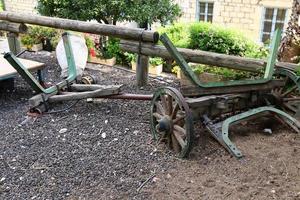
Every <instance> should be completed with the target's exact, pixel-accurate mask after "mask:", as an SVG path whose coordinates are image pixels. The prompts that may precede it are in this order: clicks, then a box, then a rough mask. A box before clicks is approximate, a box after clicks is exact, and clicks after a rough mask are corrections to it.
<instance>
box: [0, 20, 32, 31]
mask: <svg viewBox="0 0 300 200" xmlns="http://www.w3.org/2000/svg"><path fill="white" fill-rule="evenodd" d="M0 30H2V31H8V32H11V33H27V31H28V27H27V26H26V25H25V24H19V23H12V22H6V21H0Z"/></svg>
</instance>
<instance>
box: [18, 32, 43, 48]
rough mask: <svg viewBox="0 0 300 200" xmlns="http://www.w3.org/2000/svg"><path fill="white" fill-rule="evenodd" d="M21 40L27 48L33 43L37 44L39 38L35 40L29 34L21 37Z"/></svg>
mask: <svg viewBox="0 0 300 200" xmlns="http://www.w3.org/2000/svg"><path fill="white" fill-rule="evenodd" d="M21 42H22V44H23V45H24V46H26V48H27V49H31V48H32V46H33V45H34V44H38V43H39V40H38V41H36V40H35V39H34V38H32V37H31V36H30V35H24V36H22V37H21Z"/></svg>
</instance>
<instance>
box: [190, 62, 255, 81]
mask: <svg viewBox="0 0 300 200" xmlns="http://www.w3.org/2000/svg"><path fill="white" fill-rule="evenodd" d="M193 71H194V72H195V73H196V74H202V73H204V72H207V73H213V74H217V75H221V76H223V77H224V78H225V79H226V80H240V79H249V78H252V77H253V76H255V74H253V73H250V72H243V71H237V70H233V69H228V68H224V67H213V66H207V65H202V64H200V65H196V66H193Z"/></svg>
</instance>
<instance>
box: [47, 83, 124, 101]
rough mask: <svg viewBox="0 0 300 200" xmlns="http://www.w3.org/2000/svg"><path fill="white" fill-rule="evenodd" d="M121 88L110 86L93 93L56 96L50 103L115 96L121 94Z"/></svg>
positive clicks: (52, 97) (50, 99)
mask: <svg viewBox="0 0 300 200" xmlns="http://www.w3.org/2000/svg"><path fill="white" fill-rule="evenodd" d="M120 88H121V86H118V85H116V86H109V87H106V88H102V89H97V90H93V91H86V92H77V93H74V92H71V93H70V94H68V93H64V94H62V95H54V96H51V97H49V100H48V102H50V103H53V102H60V101H70V100H80V99H87V98H96V97H104V96H110V95H114V94H119V93H120Z"/></svg>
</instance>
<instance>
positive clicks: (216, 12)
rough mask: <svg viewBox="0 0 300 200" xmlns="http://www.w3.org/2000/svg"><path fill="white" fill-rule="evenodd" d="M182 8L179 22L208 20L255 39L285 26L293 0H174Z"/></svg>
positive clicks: (264, 36) (263, 37)
mask: <svg viewBox="0 0 300 200" xmlns="http://www.w3.org/2000/svg"><path fill="white" fill-rule="evenodd" d="M175 2H177V3H178V4H179V5H180V6H181V9H182V11H183V16H182V17H181V18H180V19H179V21H181V22H195V21H208V22H212V23H214V24H220V25H224V26H226V27H233V28H236V29H238V30H241V31H243V32H245V34H247V35H248V36H249V37H251V38H253V39H254V40H255V41H258V42H265V41H267V40H269V39H270V37H271V36H272V34H273V33H274V31H275V30H276V28H281V29H282V28H285V27H286V26H287V23H288V20H289V16H290V14H291V7H292V2H293V1H292V0H175Z"/></svg>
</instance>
